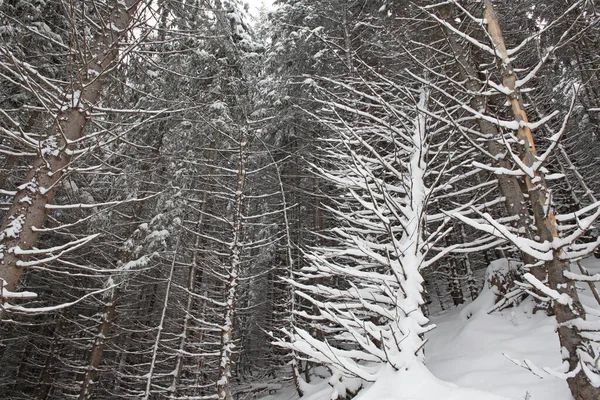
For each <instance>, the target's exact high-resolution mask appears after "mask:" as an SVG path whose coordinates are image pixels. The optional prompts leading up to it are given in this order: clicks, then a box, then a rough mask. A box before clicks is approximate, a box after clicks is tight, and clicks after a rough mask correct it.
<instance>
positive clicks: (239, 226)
mask: <svg viewBox="0 0 600 400" xmlns="http://www.w3.org/2000/svg"><path fill="white" fill-rule="evenodd" d="M241 129H242V131H241V135H240V140H239V141H240V143H239V146H240V149H239V159H238V160H239V161H238V163H239V164H238V173H237V183H236V190H235V196H234V200H233V226H232V234H233V238H232V241H231V245H230V258H229V261H230V262H229V268H228V271H227V275H228V281H227V298H226V302H225V303H226V308H225V318H224V322H223V326H222V327H221V357H220V363H219V373H218V376H217V396H218V399H219V400H231V363H232V361H231V356H232V353H233V346H234V344H233V321H234V317H235V309H236V301H237V288H238V284H239V275H240V268H241V255H242V249H243V242H242V232H243V226H244V221H243V215H242V213H243V209H244V188H245V183H246V161H247V146H248V135H247V132H246V129H247V128H246V127H242V128H241Z"/></svg>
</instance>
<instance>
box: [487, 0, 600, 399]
mask: <svg viewBox="0 0 600 400" xmlns="http://www.w3.org/2000/svg"><path fill="white" fill-rule="evenodd" d="M483 6H484V18H485V20H486V21H487V30H488V33H489V35H490V38H491V40H492V43H493V45H494V49H495V50H496V55H497V64H498V69H499V71H500V74H501V76H502V84H503V85H504V87H506V88H507V89H508V90H510V92H511V93H510V95H508V96H507V101H508V102H509V104H510V107H511V110H512V113H513V116H514V119H515V121H518V122H519V123H520V124H519V125H520V128H519V131H518V139H520V141H521V143H522V145H521V146H520V147H521V149H520V150H521V154H520V156H521V158H522V159H523V162H524V164H525V165H527V166H528V167H531V166H532V165H533V164H534V162H535V161H536V160H537V153H536V148H535V142H534V140H533V136H532V133H531V130H530V129H529V127H528V126H527V124H526V123H527V122H528V120H527V113H526V111H525V109H524V108H523V103H522V97H521V94H520V92H519V90H518V87H517V85H516V82H517V76H516V74H515V71H514V69H513V66H512V64H511V61H510V57H509V56H508V52H507V50H506V45H505V43H504V37H503V35H502V30H501V29H500V24H499V22H498V16H497V14H496V12H495V10H494V6H493V3H492V1H491V0H484V1H483ZM525 183H526V185H527V189H528V192H529V196H530V200H531V206H532V208H533V215H534V220H535V226H536V228H537V232H536V233H537V235H538V236H539V238H540V241H541V242H544V241H547V242H550V243H551V242H552V241H553V240H554V238H555V237H557V236H558V225H557V222H556V218H555V216H554V211H553V209H552V206H551V204H550V201H549V200H550V199H549V195H548V187H547V185H546V182H545V180H544V177H543V175H542V174H541V173H536V175H535V177H534V178H531V177H529V176H526V177H525ZM553 253H554V254H553V255H554V257H553V259H552V260H551V261H547V262H546V268H547V271H548V284H549V286H550V288H551V289H553V290H555V291H557V292H558V293H559V294H561V295H567V296H568V298H570V301H571V304H570V305H569V304H562V302H559V301H555V302H554V313H555V315H556V320H557V322H558V337H559V340H560V344H561V346H562V348H563V351H562V356H563V360H564V361H566V362H567V363H568V365H569V371H572V374H573V376H572V377H570V378H568V379H567V383H568V385H569V389H570V390H571V393H572V394H573V397H574V398H575V399H576V400H597V399H600V388H598V387H595V386H594V385H593V384H592V382H591V381H590V380H589V378H588V377H587V375H586V374H585V371H584V370H583V369H582V367H581V365H580V363H582V361H581V360H580V358H579V355H578V352H579V351H584V350H583V349H586V348H589V347H588V339H585V338H584V337H583V336H582V334H581V332H580V330H579V329H578V328H577V327H576V326H577V321H578V320H585V312H584V310H583V306H582V305H581V302H580V301H579V295H578V293H577V288H576V286H575V282H574V281H573V280H571V279H567V278H566V277H565V276H564V272H565V271H568V270H569V262H568V261H564V260H561V259H560V253H561V251H560V250H555V251H554V252H553Z"/></svg>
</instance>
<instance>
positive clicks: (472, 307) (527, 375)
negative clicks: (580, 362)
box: [263, 258, 600, 400]
mask: <svg viewBox="0 0 600 400" xmlns="http://www.w3.org/2000/svg"><path fill="white" fill-rule="evenodd" d="M504 264H506V262H504ZM504 264H502V263H499V262H498V263H496V264H494V265H495V267H496V269H503V268H504V269H507V268H508V266H507V265H504ZM583 264H584V266H585V267H586V269H587V270H588V271H589V272H590V274H591V275H592V276H593V275H595V274H598V273H599V272H600V260H596V259H594V258H588V259H586V260H583ZM575 268H576V267H575ZM579 286H580V287H581V288H583V289H584V290H582V292H581V295H580V296H581V300H582V302H583V303H584V305H585V306H586V309H588V308H590V307H592V306H594V305H595V306H596V307H597V304H595V300H594V299H593V297H591V293H590V292H589V289H588V286H587V282H586V283H580V284H579ZM596 287H600V284H596ZM495 297H496V295H495V294H494V291H493V289H490V288H488V287H486V288H484V290H483V291H482V293H481V295H480V296H479V297H478V298H477V299H476V300H475V301H473V302H472V303H469V304H466V305H462V306H460V307H457V308H455V309H453V310H450V311H445V312H441V313H437V314H436V315H433V316H431V317H430V319H431V322H432V323H434V324H435V325H436V329H434V330H433V331H431V332H430V333H428V334H427V335H426V338H427V339H428V343H427V345H426V347H425V366H423V365H420V364H419V363H412V364H410V365H409V368H408V369H407V370H406V369H404V368H402V369H401V370H400V371H394V370H393V368H391V367H390V366H386V367H385V368H383V369H381V370H380V371H378V374H377V379H376V381H375V382H374V383H369V384H367V385H366V386H367V387H366V388H365V389H363V390H362V391H361V392H360V393H359V394H358V395H357V396H356V397H355V399H356V400H502V399H505V400H507V399H512V400H522V399H531V400H572V399H573V398H572V396H571V394H570V392H569V388H568V386H567V384H566V382H565V381H564V380H563V379H560V378H557V376H561V373H560V371H561V370H562V369H563V368H562V367H561V364H562V359H561V348H560V345H559V341H558V336H557V334H556V332H555V329H556V319H555V318H554V317H552V316H547V315H546V314H545V313H544V312H543V311H538V312H537V313H534V305H535V304H534V302H533V300H531V299H526V300H525V301H523V303H521V304H520V305H519V306H517V307H515V308H508V309H505V310H504V311H502V312H494V313H491V314H488V313H487V311H488V310H489V309H490V308H491V307H492V306H493V304H494V300H495ZM578 323H584V321H578ZM585 324H586V325H591V326H593V327H594V328H596V327H597V324H598V318H595V317H591V316H590V314H588V321H587V322H585ZM511 359H512V361H511ZM519 365H521V366H519ZM530 369H531V370H533V371H534V372H536V374H537V375H535V374H534V373H533V372H531V371H530ZM303 389H304V390H305V396H303V398H302V400H328V399H329V398H330V395H331V393H332V387H331V386H330V384H329V383H328V380H327V379H325V380H319V381H318V382H316V383H315V382H313V383H311V384H305V385H303ZM297 398H298V396H297V394H296V393H295V391H294V389H293V387H291V386H286V387H284V389H282V390H281V391H278V392H277V393H276V394H274V395H270V396H267V397H264V398H263V400H292V399H297Z"/></svg>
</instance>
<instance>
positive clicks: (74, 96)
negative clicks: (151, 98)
mask: <svg viewBox="0 0 600 400" xmlns="http://www.w3.org/2000/svg"><path fill="white" fill-rule="evenodd" d="M137 1H139V0H128V1H127V4H125V3H124V2H117V1H115V2H114V5H113V10H112V12H111V15H110V19H109V21H108V24H109V25H110V29H109V28H108V26H106V27H104V32H108V33H105V34H103V35H102V36H100V37H98V38H97V40H96V42H95V43H94V44H93V45H91V46H90V47H91V49H90V50H89V51H90V52H91V54H85V55H84V54H82V55H81V56H82V63H83V65H81V66H80V68H79V70H80V71H81V72H80V73H79V74H78V75H77V76H76V77H75V78H74V80H73V81H72V82H71V87H72V88H73V91H72V93H71V95H70V96H68V98H67V99H65V103H66V104H65V109H64V110H63V111H60V112H58V114H57V117H56V120H55V122H54V124H53V125H52V128H51V130H50V132H49V135H48V139H46V140H44V141H43V142H42V143H41V146H40V150H39V151H38V155H37V157H36V158H35V160H34V162H33V166H32V167H31V169H30V170H29V173H28V174H27V176H26V179H25V182H24V183H23V184H22V185H20V186H19V188H18V191H17V194H16V196H15V197H14V199H13V203H12V205H11V207H10V208H9V210H8V213H7V214H6V216H5V217H4V219H3V221H2V225H1V226H2V231H1V232H0V256H1V257H0V281H2V280H3V281H4V282H5V288H6V289H8V290H10V291H14V290H15V288H16V287H17V284H18V281H19V277H20V276H21V273H22V271H23V268H24V265H23V264H22V263H23V262H24V261H25V260H26V256H25V255H23V254H21V253H22V252H21V251H20V250H29V249H32V248H33V247H34V246H35V243H36V240H37V236H38V231H37V230H36V228H41V227H42V226H43V225H44V222H45V221H46V217H47V214H46V205H47V204H48V203H50V202H52V200H53V199H54V196H55V194H56V190H57V188H58V182H59V180H60V179H61V177H62V176H63V175H64V172H65V170H66V168H67V167H68V165H69V163H70V162H71V158H72V151H73V150H74V149H75V142H76V141H77V140H78V139H80V138H81V137H82V135H83V131H84V128H85V126H86V124H87V123H88V121H89V119H90V115H91V111H92V108H93V106H94V105H95V104H96V103H97V101H98V99H99V97H100V92H101V91H102V87H103V86H104V81H105V79H106V75H107V74H108V72H110V70H111V69H112V68H114V67H115V66H116V64H117V62H118V55H119V49H118V42H119V40H120V39H121V38H122V37H123V35H124V33H125V32H126V30H127V27H128V25H129V22H130V21H131V18H132V15H133V13H134V12H135V9H136V4H137ZM73 50H76V49H73ZM92 55H93V56H92ZM0 301H4V299H2V300H0Z"/></svg>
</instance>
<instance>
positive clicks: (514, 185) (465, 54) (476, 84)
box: [439, 5, 546, 280]
mask: <svg viewBox="0 0 600 400" xmlns="http://www.w3.org/2000/svg"><path fill="white" fill-rule="evenodd" d="M439 15H440V17H441V18H442V19H444V21H446V22H447V23H449V24H451V23H452V5H446V6H444V7H440V8H439ZM446 33H447V34H446V39H447V41H448V44H449V45H450V48H451V49H452V52H453V54H454V56H455V57H456V61H457V62H458V64H459V65H460V71H461V78H462V80H464V81H465V88H466V89H467V90H469V92H471V93H478V92H480V90H481V80H480V79H479V77H478V73H477V70H476V67H475V66H476V63H475V62H474V60H472V59H471V57H470V56H469V55H470V54H471V53H470V52H469V51H467V50H466V49H464V48H463V46H462V45H461V44H460V43H459V42H458V41H457V40H456V37H455V35H454V34H453V33H452V32H451V31H450V30H449V29H446ZM470 105H471V108H473V109H474V110H477V111H479V112H483V111H484V110H486V109H487V101H486V97H485V96H483V95H473V96H472V97H471V101H470ZM477 125H478V126H479V129H480V130H481V133H483V134H484V135H485V136H486V137H487V138H488V140H487V141H486V146H487V150H488V152H489V153H490V154H491V155H492V156H494V161H495V163H496V166H497V167H501V168H505V169H509V170H510V169H512V167H513V165H512V163H511V162H510V161H508V160H507V159H506V157H504V156H502V155H503V154H504V153H505V152H506V149H505V148H504V146H503V145H501V144H500V143H498V142H497V140H499V138H500V136H501V135H500V132H499V131H498V128H497V127H496V125H494V124H493V123H491V122H489V121H486V120H485V119H483V118H478V119H477ZM499 156H502V157H499ZM497 179H498V188H499V189H500V193H501V194H502V196H504V198H505V200H504V206H505V207H506V211H507V212H508V214H509V215H510V216H518V217H519V219H518V220H517V221H516V226H515V227H516V228H517V229H518V230H519V231H520V232H523V233H529V232H530V228H529V226H530V225H531V218H530V216H529V211H528V208H527V203H526V201H525V196H523V192H522V191H521V185H520V184H519V181H518V179H517V178H516V177H514V176H511V175H505V174H500V175H497ZM521 257H522V259H523V262H524V263H525V264H534V263H535V261H536V260H535V259H534V258H533V257H531V256H530V255H529V254H526V253H521ZM531 272H532V273H533V275H534V276H535V277H536V278H538V279H540V280H544V279H545V277H546V272H545V271H544V268H540V267H534V268H531Z"/></svg>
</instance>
